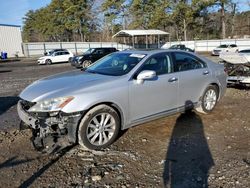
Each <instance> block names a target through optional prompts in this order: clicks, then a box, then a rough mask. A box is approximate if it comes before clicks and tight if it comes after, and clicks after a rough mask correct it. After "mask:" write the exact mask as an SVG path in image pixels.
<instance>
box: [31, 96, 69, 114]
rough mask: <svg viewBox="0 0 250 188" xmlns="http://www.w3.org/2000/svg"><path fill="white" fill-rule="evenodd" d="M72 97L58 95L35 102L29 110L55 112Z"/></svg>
mask: <svg viewBox="0 0 250 188" xmlns="http://www.w3.org/2000/svg"><path fill="white" fill-rule="evenodd" d="M73 99H74V97H59V98H54V99H48V100H44V101H39V102H37V103H36V104H35V105H34V106H32V107H31V108H30V109H29V112H56V111H60V110H61V109H62V108H63V107H64V106H66V105H67V104H68V103H69V102H70V101H72V100H73Z"/></svg>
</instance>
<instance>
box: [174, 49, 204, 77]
mask: <svg viewBox="0 0 250 188" xmlns="http://www.w3.org/2000/svg"><path fill="white" fill-rule="evenodd" d="M174 59H175V65H174V71H175V72H179V71H187V70H193V69H200V68H204V67H206V64H205V63H204V62H203V61H201V60H200V59H198V58H196V57H195V56H192V55H190V54H186V53H180V52H174Z"/></svg>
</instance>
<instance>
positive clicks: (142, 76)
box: [137, 70, 156, 84]
mask: <svg viewBox="0 0 250 188" xmlns="http://www.w3.org/2000/svg"><path fill="white" fill-rule="evenodd" d="M155 77H156V72H155V71H152V70H144V71H142V72H140V73H139V74H138V76H137V83H138V84H142V83H143V81H144V80H150V79H153V78H155Z"/></svg>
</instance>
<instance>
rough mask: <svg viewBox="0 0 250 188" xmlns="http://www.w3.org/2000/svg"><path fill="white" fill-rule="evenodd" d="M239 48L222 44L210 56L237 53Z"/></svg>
mask: <svg viewBox="0 0 250 188" xmlns="http://www.w3.org/2000/svg"><path fill="white" fill-rule="evenodd" d="M238 51H239V48H238V46H237V45H236V44H222V45H220V46H218V47H217V48H215V49H214V50H213V51H212V55H220V53H222V52H238Z"/></svg>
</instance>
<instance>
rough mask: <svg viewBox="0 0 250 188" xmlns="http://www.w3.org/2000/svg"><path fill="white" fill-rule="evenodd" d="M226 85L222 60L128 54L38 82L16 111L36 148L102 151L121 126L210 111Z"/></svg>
mask: <svg viewBox="0 0 250 188" xmlns="http://www.w3.org/2000/svg"><path fill="white" fill-rule="evenodd" d="M225 90H226V74H225V72H224V67H223V65H220V64H216V63H213V62H211V61H210V60H208V59H206V58H204V57H201V56H198V55H196V54H193V53H189V52H184V51H176V50H154V51H123V52H116V53H112V54H109V55H108V56H105V57H104V58H102V59H100V60H98V61H97V62H95V63H94V64H92V65H91V66H90V67H88V68H87V69H86V70H83V71H79V70H76V71H73V72H72V71H71V72H66V73H61V74H57V75H54V76H51V77H47V78H44V79H41V80H38V81H36V82H34V83H33V84H31V85H30V86H28V87H27V88H26V89H25V90H24V91H23V92H22V93H21V94H20V98H21V100H20V101H19V103H18V114H19V116H20V118H21V120H22V123H23V124H24V125H26V126H27V127H29V128H31V129H32V130H33V131H32V132H33V138H32V140H33V144H34V146H35V147H36V148H37V149H40V150H43V151H47V152H51V151H54V150H55V148H58V147H59V146H62V145H63V146H65V145H70V144H74V143H79V144H80V145H82V146H83V147H87V148H89V149H102V148H105V147H107V146H109V145H110V144H112V143H113V142H114V141H115V139H116V138H117V136H118V133H119V131H120V130H124V129H127V128H129V127H132V126H135V125H138V124H142V123H144V122H147V121H150V120H154V119H156V118H160V117H163V116H168V115H172V114H175V113H179V112H183V111H185V110H188V109H192V108H194V109H196V110H197V111H199V112H201V113H210V112H211V111H212V110H213V109H214V108H215V106H216V104H217V102H218V100H220V98H221V97H222V96H223V95H224V93H225Z"/></svg>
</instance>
